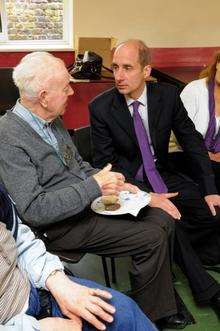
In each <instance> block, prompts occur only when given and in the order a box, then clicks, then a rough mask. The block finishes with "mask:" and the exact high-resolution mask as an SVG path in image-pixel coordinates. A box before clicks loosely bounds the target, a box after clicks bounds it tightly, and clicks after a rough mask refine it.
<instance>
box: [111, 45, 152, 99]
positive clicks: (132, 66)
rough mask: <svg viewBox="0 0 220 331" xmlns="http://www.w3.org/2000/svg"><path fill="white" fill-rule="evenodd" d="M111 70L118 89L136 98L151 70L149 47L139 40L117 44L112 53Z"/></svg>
mask: <svg viewBox="0 0 220 331" xmlns="http://www.w3.org/2000/svg"><path fill="white" fill-rule="evenodd" d="M112 70H113V73H114V77H115V84H116V87H117V89H118V91H119V92H120V93H121V94H123V95H125V96H128V97H131V98H133V99H137V98H138V97H139V96H140V95H141V93H142V92H143V89H144V86H145V81H146V79H147V78H148V77H149V76H150V72H151V66H150V51H149V48H148V47H147V46H146V45H145V43H144V42H143V41H141V40H127V41H125V42H123V43H121V44H119V45H118V46H117V47H116V49H115V52H114V55H113V61H112Z"/></svg>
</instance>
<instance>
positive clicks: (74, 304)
mask: <svg viewBox="0 0 220 331" xmlns="http://www.w3.org/2000/svg"><path fill="white" fill-rule="evenodd" d="M46 286H47V288H48V289H49V290H50V292H51V293H52V295H53V296H54V298H55V299H56V301H57V303H58V305H59V307H60V309H61V311H62V313H63V314H64V315H65V316H67V317H68V318H69V319H72V318H75V316H79V317H81V318H83V319H85V320H86V321H88V322H89V323H90V324H92V325H94V327H95V328H96V329H98V330H105V329H106V327H105V325H104V323H103V322H102V321H104V322H109V323H110V322H112V321H113V317H112V314H114V313H115V308H114V307H113V306H112V305H110V304H108V303H107V302H106V301H104V300H103V299H102V298H104V299H111V297H112V296H111V294H110V293H108V292H107V291H103V290H99V289H91V288H88V287H86V286H82V285H79V284H77V283H74V282H73V281H71V280H70V279H69V278H68V277H67V276H66V275H65V274H63V273H62V272H60V271H58V272H56V273H55V274H54V275H51V276H49V277H48V278H47V281H46Z"/></svg>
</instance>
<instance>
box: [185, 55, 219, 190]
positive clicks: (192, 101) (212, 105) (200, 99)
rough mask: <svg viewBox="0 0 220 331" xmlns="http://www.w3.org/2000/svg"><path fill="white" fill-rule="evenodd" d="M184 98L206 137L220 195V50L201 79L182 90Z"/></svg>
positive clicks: (186, 105)
mask: <svg viewBox="0 0 220 331" xmlns="http://www.w3.org/2000/svg"><path fill="white" fill-rule="evenodd" d="M181 99H182V101H183V104H184V106H185V108H186V110H187V112H188V115H189V117H190V118H191V120H192V121H193V122H194V124H195V127H196V129H197V131H199V132H200V133H201V134H202V135H203V138H204V142H205V145H206V148H207V151H208V153H209V157H210V160H211V161H212V167H213V171H214V174H215V182H216V186H217V189H218V192H219V193H220V131H219V126H220V51H218V52H217V53H216V54H215V56H214V59H213V61H212V63H211V64H210V65H209V66H208V67H207V68H206V69H205V70H203V71H202V73H201V74H200V79H198V80H195V81H192V82H191V83H189V84H188V85H187V86H186V87H185V88H184V89H183V91H182V93H181Z"/></svg>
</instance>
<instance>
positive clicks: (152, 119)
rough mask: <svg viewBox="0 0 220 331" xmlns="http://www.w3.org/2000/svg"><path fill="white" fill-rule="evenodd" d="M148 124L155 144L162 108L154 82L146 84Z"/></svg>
mask: <svg viewBox="0 0 220 331" xmlns="http://www.w3.org/2000/svg"><path fill="white" fill-rule="evenodd" d="M147 104H148V124H149V131H150V136H151V140H152V143H153V145H154V146H155V145H156V135H157V131H156V129H157V123H158V120H159V117H160V113H161V110H162V104H161V97H160V94H159V91H158V90H157V89H156V83H150V84H148V85H147Z"/></svg>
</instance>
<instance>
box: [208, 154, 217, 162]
mask: <svg viewBox="0 0 220 331" xmlns="http://www.w3.org/2000/svg"><path fill="white" fill-rule="evenodd" d="M208 153H209V158H210V160H212V161H215V162H220V152H218V153H212V152H208Z"/></svg>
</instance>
